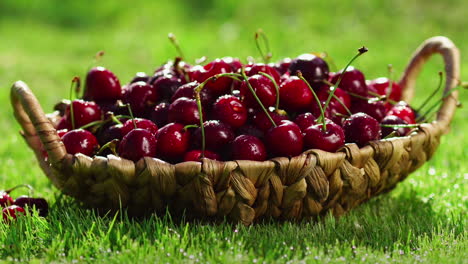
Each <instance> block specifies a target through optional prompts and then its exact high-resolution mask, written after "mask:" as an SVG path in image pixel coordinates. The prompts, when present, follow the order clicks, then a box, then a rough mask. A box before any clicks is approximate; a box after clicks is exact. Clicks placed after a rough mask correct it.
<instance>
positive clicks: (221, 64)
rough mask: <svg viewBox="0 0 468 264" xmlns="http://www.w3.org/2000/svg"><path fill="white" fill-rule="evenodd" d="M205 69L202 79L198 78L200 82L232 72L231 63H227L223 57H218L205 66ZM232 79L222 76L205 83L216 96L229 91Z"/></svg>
mask: <svg viewBox="0 0 468 264" xmlns="http://www.w3.org/2000/svg"><path fill="white" fill-rule="evenodd" d="M203 69H204V70H205V71H204V72H203V74H202V80H198V81H199V82H202V81H205V80H206V79H208V78H210V77H212V76H214V75H216V74H221V73H229V72H232V68H231V65H229V64H228V63H226V62H225V61H223V60H221V59H216V60H214V61H212V62H210V63H208V64H206V65H205V66H203ZM231 83H232V79H231V78H229V77H221V78H217V79H216V80H213V81H208V82H207V83H206V85H205V88H206V89H208V90H209V91H211V92H212V93H213V95H215V96H219V95H223V94H226V93H229V89H230V88H231Z"/></svg>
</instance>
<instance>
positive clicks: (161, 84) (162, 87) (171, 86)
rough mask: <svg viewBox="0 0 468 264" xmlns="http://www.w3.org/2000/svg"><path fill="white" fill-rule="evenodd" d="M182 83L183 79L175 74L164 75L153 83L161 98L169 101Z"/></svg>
mask: <svg viewBox="0 0 468 264" xmlns="http://www.w3.org/2000/svg"><path fill="white" fill-rule="evenodd" d="M182 84H183V81H182V80H181V79H180V78H178V77H177V76H174V75H163V76H161V77H160V78H158V79H156V80H154V81H153V83H152V85H153V88H154V89H155V90H156V93H157V94H158V95H159V97H160V99H162V100H167V101H169V100H170V99H171V97H172V96H173V95H174V93H175V91H177V89H179V87H180V86H181V85H182Z"/></svg>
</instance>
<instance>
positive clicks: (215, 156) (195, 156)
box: [184, 149, 221, 161]
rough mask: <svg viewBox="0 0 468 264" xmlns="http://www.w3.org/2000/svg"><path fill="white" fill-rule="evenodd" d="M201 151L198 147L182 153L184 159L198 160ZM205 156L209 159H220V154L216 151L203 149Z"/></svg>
mask: <svg viewBox="0 0 468 264" xmlns="http://www.w3.org/2000/svg"><path fill="white" fill-rule="evenodd" d="M201 154H202V151H201V150H199V149H195V150H191V151H189V152H187V153H185V155H184V161H200V160H201V157H202V155H201ZM205 158H207V159H211V160H221V156H219V154H218V153H216V152H212V151H209V150H205Z"/></svg>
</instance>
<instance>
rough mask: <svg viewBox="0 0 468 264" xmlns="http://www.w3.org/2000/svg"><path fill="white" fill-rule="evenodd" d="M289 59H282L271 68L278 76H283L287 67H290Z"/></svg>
mask: <svg viewBox="0 0 468 264" xmlns="http://www.w3.org/2000/svg"><path fill="white" fill-rule="evenodd" d="M291 62H292V60H291V58H284V59H282V60H281V61H280V62H278V63H275V64H274V66H273V68H275V70H276V71H277V72H278V73H279V74H280V75H283V74H285V73H287V72H288V70H289V66H290V65H291Z"/></svg>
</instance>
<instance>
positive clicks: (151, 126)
mask: <svg viewBox="0 0 468 264" xmlns="http://www.w3.org/2000/svg"><path fill="white" fill-rule="evenodd" d="M134 121H135V122H134ZM135 124H136V127H137V128H142V129H146V130H148V131H149V132H151V134H153V135H154V136H155V135H156V133H157V132H158V126H157V125H156V124H155V123H153V122H152V121H151V120H148V119H144V118H135V119H133V120H132V119H129V120H127V121H125V123H124V124H123V126H122V135H123V136H125V135H127V134H128V132H130V131H132V130H133V129H135Z"/></svg>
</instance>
